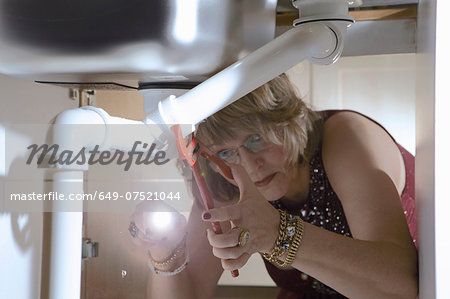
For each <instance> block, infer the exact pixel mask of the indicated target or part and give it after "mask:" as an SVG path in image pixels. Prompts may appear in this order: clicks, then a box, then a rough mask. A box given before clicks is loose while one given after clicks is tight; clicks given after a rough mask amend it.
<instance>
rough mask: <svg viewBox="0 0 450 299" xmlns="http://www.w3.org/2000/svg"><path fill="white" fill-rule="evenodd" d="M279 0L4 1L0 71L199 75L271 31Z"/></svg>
mask: <svg viewBox="0 0 450 299" xmlns="http://www.w3.org/2000/svg"><path fill="white" fill-rule="evenodd" d="M276 2H277V1H276V0H227V1H212V0H190V1H187V0H33V1H17V0H0V72H1V73H5V74H11V75H16V76H25V77H30V78H32V79H34V80H41V81H55V82H107V81H114V82H121V81H130V82H141V83H142V82H162V81H163V82H170V81H176V82H198V81H202V80H204V79H205V78H207V77H208V76H210V75H211V74H214V73H215V72H217V71H218V70H220V69H222V68H223V67H225V66H227V65H229V64H231V63H232V62H234V61H236V60H237V59H238V58H239V57H241V56H243V55H245V54H246V53H247V52H248V51H251V50H254V49H256V48H258V47H260V46H261V45H263V44H265V43H266V42H268V41H270V40H271V39H273V37H274V31H275V10H276V4H277V3H276Z"/></svg>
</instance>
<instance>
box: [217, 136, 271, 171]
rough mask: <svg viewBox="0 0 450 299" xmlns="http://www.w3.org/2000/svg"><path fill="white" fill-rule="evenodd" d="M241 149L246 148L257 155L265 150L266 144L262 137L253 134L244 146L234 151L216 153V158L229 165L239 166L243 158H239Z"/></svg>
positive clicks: (227, 150) (226, 150)
mask: <svg viewBox="0 0 450 299" xmlns="http://www.w3.org/2000/svg"><path fill="white" fill-rule="evenodd" d="M241 147H245V148H246V149H247V150H249V151H251V152H252V153H257V152H260V151H262V150H264V148H265V147H266V143H265V142H264V139H263V138H262V137H261V135H259V134H253V135H250V136H249V137H248V138H247V139H246V140H245V142H244V144H243V145H241V146H239V147H237V148H233V149H225V150H222V151H220V152H218V153H216V156H217V157H218V158H219V159H221V160H222V161H224V162H227V163H229V164H239V163H241V157H240V156H239V152H238V150H239V149H240V148H241Z"/></svg>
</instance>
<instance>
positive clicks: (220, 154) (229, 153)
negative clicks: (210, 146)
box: [217, 150, 233, 160]
mask: <svg viewBox="0 0 450 299" xmlns="http://www.w3.org/2000/svg"><path fill="white" fill-rule="evenodd" d="M232 155H233V150H223V151H220V152H218V153H217V156H218V157H219V158H220V159H222V160H227V159H228V158H230V157H231V156H232Z"/></svg>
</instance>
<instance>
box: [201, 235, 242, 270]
mask: <svg viewBox="0 0 450 299" xmlns="http://www.w3.org/2000/svg"><path fill="white" fill-rule="evenodd" d="M206 232H207V238H208V241H209V243H210V245H211V246H212V247H213V249H212V252H213V255H214V256H215V257H217V258H220V259H221V260H222V267H223V268H224V269H225V270H234V269H240V268H242V267H243V266H244V265H245V264H246V263H247V261H248V259H249V258H250V256H251V254H250V253H249V252H248V250H249V247H248V246H244V247H239V246H238V240H239V235H240V232H241V231H240V230H238V229H231V230H230V231H229V232H228V233H225V234H215V233H214V232H213V231H212V230H211V229H207V230H206Z"/></svg>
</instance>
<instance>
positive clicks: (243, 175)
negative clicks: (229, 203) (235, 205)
mask: <svg viewBox="0 0 450 299" xmlns="http://www.w3.org/2000/svg"><path fill="white" fill-rule="evenodd" d="M230 168H231V172H232V174H233V178H234V181H235V182H236V184H237V185H238V187H239V192H240V199H241V200H242V198H243V197H242V195H243V194H246V193H248V192H251V191H252V190H254V189H255V190H256V187H255V185H254V183H253V181H252V180H251V178H250V177H249V175H248V173H247V171H246V170H245V168H244V167H242V166H241V165H239V164H238V165H233V166H231V167H230Z"/></svg>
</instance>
